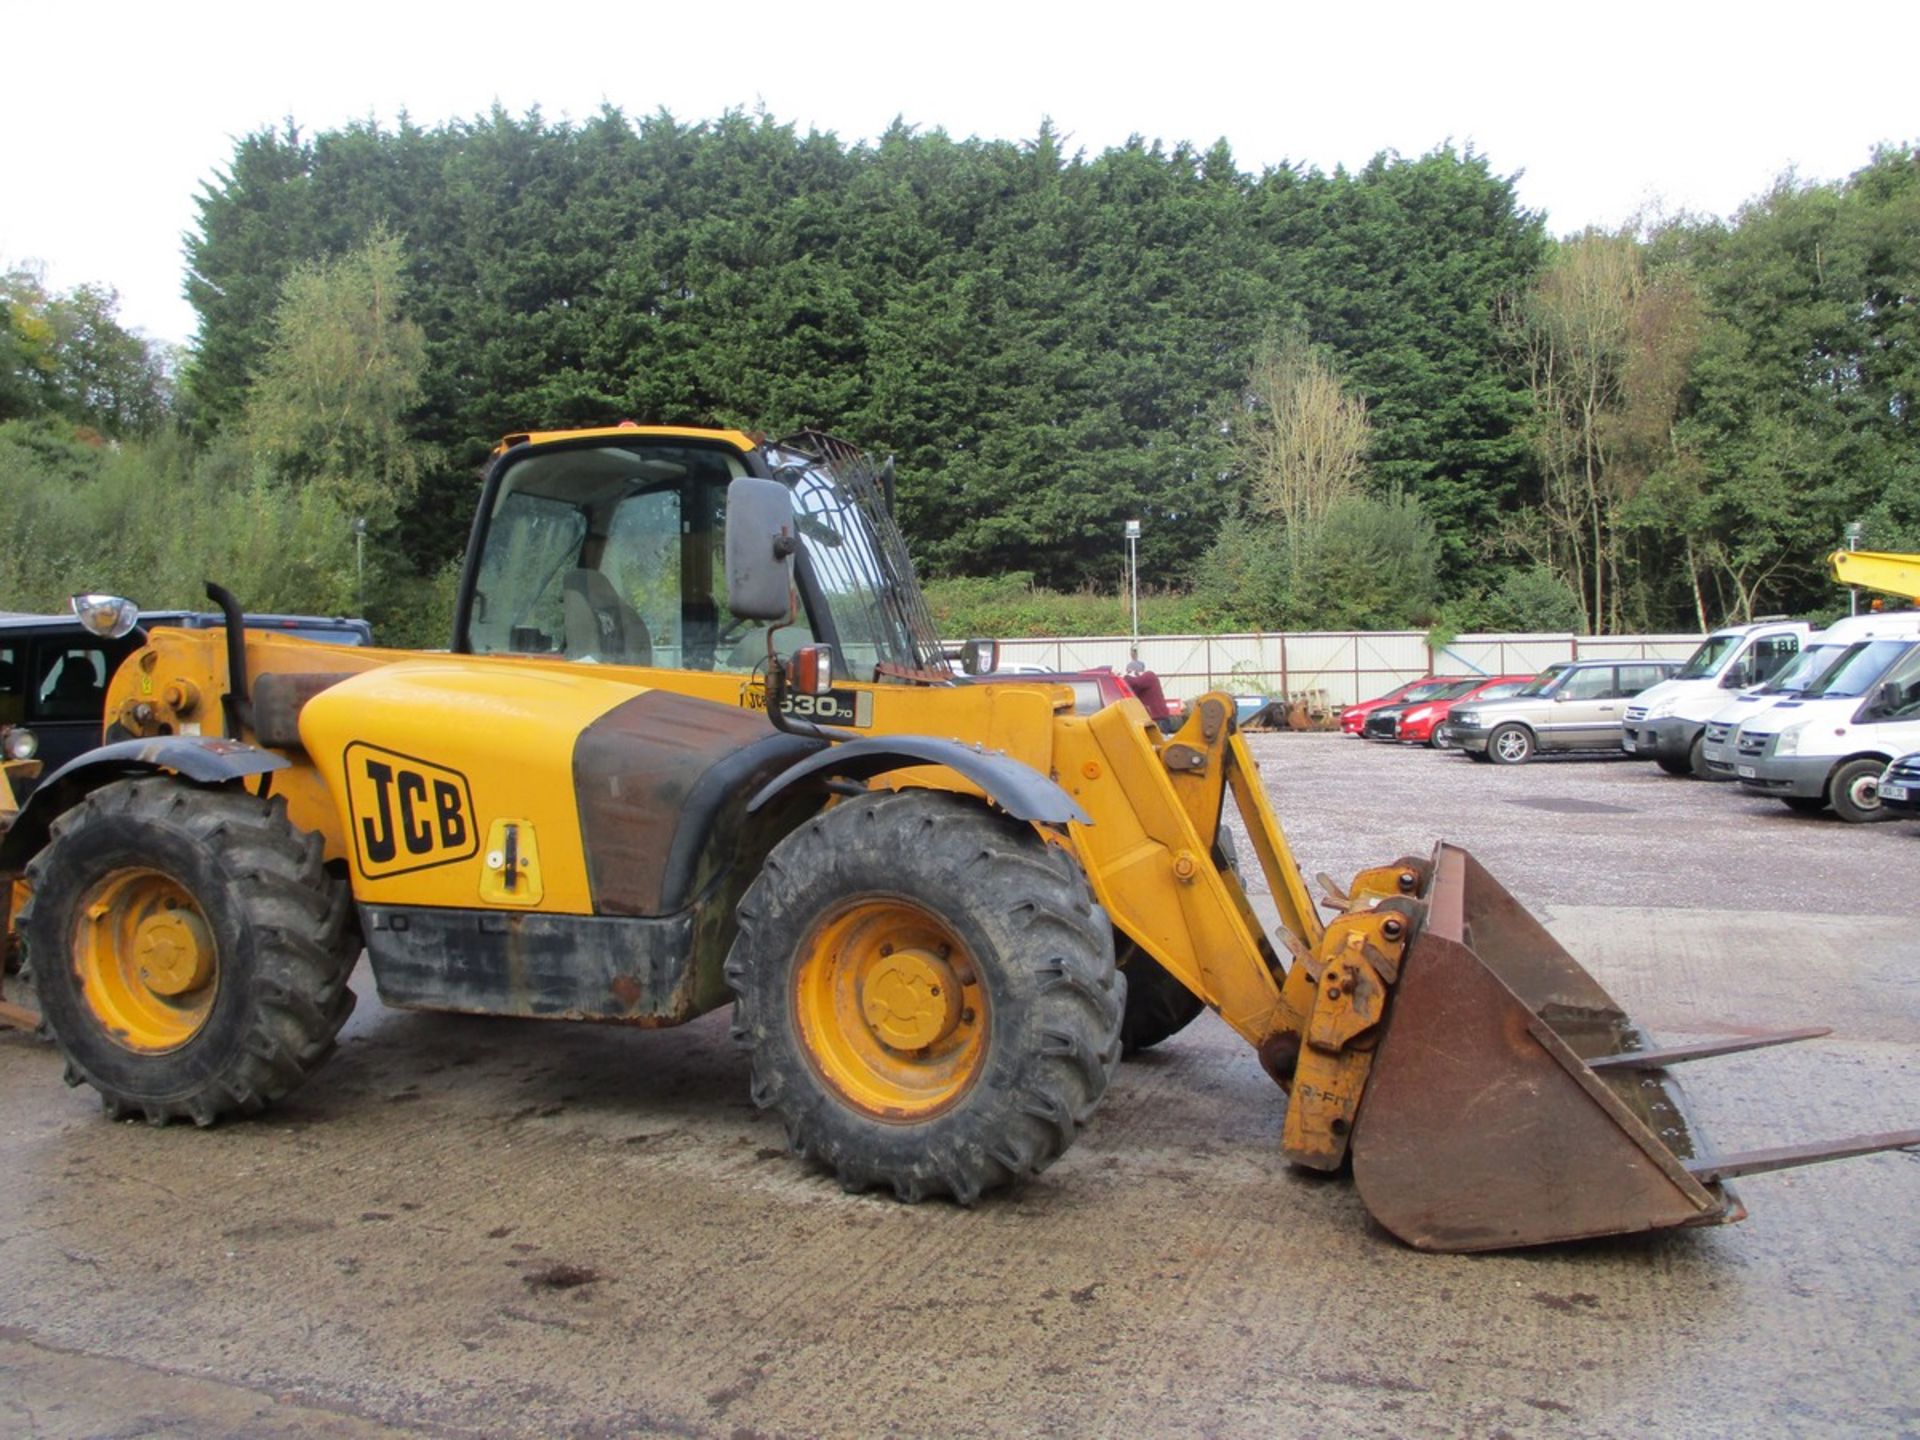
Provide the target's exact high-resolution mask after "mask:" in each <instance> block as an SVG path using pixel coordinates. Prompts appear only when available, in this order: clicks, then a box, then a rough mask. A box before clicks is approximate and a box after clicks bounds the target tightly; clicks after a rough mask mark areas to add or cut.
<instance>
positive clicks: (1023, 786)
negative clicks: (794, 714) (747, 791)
mask: <svg viewBox="0 0 1920 1440" xmlns="http://www.w3.org/2000/svg"><path fill="white" fill-rule="evenodd" d="M915 765H944V766H946V767H947V768H948V769H949V770H952V771H954V772H956V773H958V774H960V775H963V776H965V777H966V778H967V779H968V780H971V781H972V782H973V783H974V784H975V785H978V786H979V787H980V788H981V789H982V790H984V791H986V792H987V798H988V799H990V800H992V801H993V803H994V804H996V805H998V806H999V807H1000V808H1001V809H1002V810H1004V811H1006V812H1007V813H1008V814H1009V815H1011V816H1013V817H1014V818H1015V819H1016V820H1026V821H1030V822H1037V823H1040V824H1047V825H1064V824H1065V823H1066V822H1067V821H1069V820H1071V821H1074V822H1075V823H1076V824H1080V825H1091V824H1092V823H1093V819H1092V817H1091V816H1089V815H1088V814H1087V812H1086V811H1085V810H1082V809H1081V808H1080V804H1079V802H1078V801H1076V800H1075V799H1074V798H1073V797H1072V796H1071V795H1069V794H1067V792H1066V791H1065V790H1062V789H1061V788H1060V787H1059V786H1058V785H1056V784H1055V783H1054V782H1053V781H1052V780H1050V779H1048V778H1047V777H1046V776H1045V775H1042V774H1041V773H1040V772H1039V771H1038V770H1035V769H1034V768H1033V767H1032V766H1030V765H1023V764H1021V763H1020V762H1019V761H1018V760H1014V759H1011V758H1009V757H1008V756H1006V755H1003V754H1001V753H1000V752H999V751H997V750H987V749H984V748H982V747H981V746H978V745H963V744H961V743H960V742H959V741H958V740H939V739H935V738H934V737H933V736H931V735H887V736H879V735H875V736H870V737H868V738H866V739H863V740H849V741H847V742H846V743H844V744H840V745H835V746H832V747H831V748H829V749H826V750H822V751H821V752H820V753H819V754H817V755H812V756H809V757H808V758H807V759H805V760H802V761H801V762H800V763H799V764H797V765H795V766H793V767H792V768H790V769H788V770H785V771H782V772H781V773H780V774H779V775H777V776H775V777H774V779H773V780H772V781H771V782H769V783H768V784H767V785H766V786H764V787H763V788H762V789H761V791H760V793H759V794H757V795H755V796H754V797H753V799H752V800H751V801H749V802H748V803H747V809H748V811H749V812H751V811H755V810H758V809H759V808H760V807H761V806H763V805H765V804H766V803H767V802H768V801H769V800H772V799H773V798H774V797H775V796H777V795H779V794H781V793H782V792H784V791H787V790H790V789H792V788H793V787H794V786H795V785H798V784H800V783H802V782H804V781H807V780H811V779H816V778H818V779H826V778H828V777H829V776H842V777H844V778H846V779H849V780H871V779H872V778H873V777H874V776H876V775H884V774H886V773H887V772H888V771H889V770H904V769H907V768H909V767H911V766H915Z"/></svg>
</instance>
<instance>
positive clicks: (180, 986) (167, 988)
mask: <svg viewBox="0 0 1920 1440" xmlns="http://www.w3.org/2000/svg"><path fill="white" fill-rule="evenodd" d="M133 960H134V965H135V968H136V970H137V972H138V973H139V976H140V979H141V981H142V982H143V983H144V984H145V985H146V986H147V988H148V989H149V990H152V991H153V992H154V993H155V994H158V995H184V994H186V993H187V991H189V990H197V989H198V988H199V987H200V986H202V985H204V984H206V983H207V980H208V978H209V977H210V976H211V975H212V974H213V936H212V935H210V934H209V933H208V932H207V926H206V922H205V921H204V920H202V919H201V918H200V917H199V916H198V915H196V914H194V913H193V912H192V911H191V910H161V911H158V912H157V913H155V914H152V915H148V916H147V917H146V918H145V919H143V920H142V921H141V922H140V924H139V926H138V928H137V929H136V930H135V931H134V935H133Z"/></svg>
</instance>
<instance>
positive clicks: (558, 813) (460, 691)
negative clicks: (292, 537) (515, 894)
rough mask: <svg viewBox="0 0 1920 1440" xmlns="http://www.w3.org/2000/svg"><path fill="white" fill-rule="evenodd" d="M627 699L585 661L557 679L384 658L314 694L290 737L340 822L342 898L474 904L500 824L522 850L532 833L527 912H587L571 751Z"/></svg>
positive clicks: (628, 690)
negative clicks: (534, 877) (531, 906)
mask: <svg viewBox="0 0 1920 1440" xmlns="http://www.w3.org/2000/svg"><path fill="white" fill-rule="evenodd" d="M634 693H635V692H634V687H633V685H632V684H630V683H622V682H621V681H618V680H614V679H607V678H602V677H600V676H598V675H595V674H594V673H593V671H592V670H591V669H590V668H588V667H584V666H576V667H574V668H573V669H571V670H569V671H567V672H565V673H555V672H553V671H550V670H544V669H536V668H534V667H532V666H519V665H514V666H505V665H487V664H475V663H473V662H470V661H463V660H460V659H457V658H452V657H449V658H445V659H421V660H408V661H402V662H400V663H398V664H394V665H387V666H383V667H381V668H380V669H377V670H371V671H368V672H366V673H365V674H362V675H357V676H355V677H353V678H352V679H350V680H343V681H341V682H340V683H339V684H337V685H334V686H332V687H330V688H329V689H327V690H325V691H323V692H321V693H320V694H318V695H315V696H314V697H313V698H312V699H311V700H309V701H308V702H307V704H306V705H305V706H304V707H303V708H302V709H301V711H300V717H299V725H300V738H301V743H302V745H303V747H304V748H305V749H306V751H307V753H308V754H309V755H310V756H312V758H313V762H314V764H315V766H316V767H317V768H318V769H319V771H320V773H321V775H322V776H323V778H324V779H325V781H326V785H327V789H328V790H329V791H330V792H331V793H332V795H333V798H334V802H335V805H336V807H337V810H338V813H339V816H340V820H341V823H342V825H343V827H344V830H345V837H344V838H345V851H346V859H347V864H348V870H349V873H350V874H351V875H352V878H353V893H354V897H355V898H356V899H357V900H359V901H360V903H361V904H363V905H368V904H377V905H403V906H437V907H443V908H447V909H462V908H471V907H474V906H477V905H481V904H483V903H486V901H485V897H484V893H483V889H482V886H483V883H484V882H485V881H486V880H487V879H488V878H489V876H490V875H493V874H494V872H496V871H497V870H498V868H499V861H500V855H499V852H498V851H492V850H490V849H489V848H488V843H487V842H488V841H489V839H490V838H491V837H492V836H494V835H495V834H496V827H497V826H498V825H499V824H500V822H506V823H508V824H512V825H515V826H517V827H519V834H520V835H521V836H522V837H523V838H522V840H521V848H522V849H526V848H529V847H527V846H526V842H525V838H524V837H525V836H526V835H527V833H528V832H529V831H530V832H531V836H532V841H533V845H532V847H531V848H533V849H536V850H537V854H538V856H539V867H540V868H539V875H538V880H539V886H538V890H539V900H538V902H537V907H535V908H537V909H538V910H539V911H541V912H544V913H548V914H571V915H588V914H592V913H593V908H594V906H593V888H592V882H591V878H590V876H589V874H588V867H587V858H586V853H585V849H584V846H583V844H582V838H581V829H580V816H579V810H578V807H577V804H576V801H575V796H574V783H573V753H574V746H575V744H576V742H577V741H578V740H579V738H580V735H581V732H582V731H584V730H586V729H587V727H589V726H590V725H592V724H593V723H594V721H596V720H598V719H599V718H600V717H601V716H603V715H605V714H606V713H607V712H609V711H611V710H613V709H614V708H615V707H617V706H619V705H621V704H624V703H625V702H627V701H629V700H631V699H633V698H634ZM490 859H491V860H492V861H493V862H494V864H493V866H492V868H491V869H490V868H489V860H490ZM493 888H494V889H495V890H496V892H497V889H498V887H497V882H496V885H495V886H494V887H493ZM516 908H526V907H525V906H524V905H516Z"/></svg>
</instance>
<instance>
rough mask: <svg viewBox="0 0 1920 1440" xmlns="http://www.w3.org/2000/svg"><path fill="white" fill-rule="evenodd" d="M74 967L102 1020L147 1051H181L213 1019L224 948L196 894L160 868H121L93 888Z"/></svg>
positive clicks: (120, 1039)
mask: <svg viewBox="0 0 1920 1440" xmlns="http://www.w3.org/2000/svg"><path fill="white" fill-rule="evenodd" d="M73 957H74V967H73V968H74V973H75V974H76V975H78V976H79V978H80V993H81V994H82V995H83V996H84V997H85V999H86V1002H87V1008H88V1009H90V1010H91V1011H92V1012H93V1016H94V1019H96V1020H98V1021H99V1022H100V1027H101V1028H102V1029H103V1030H105V1031H106V1033H107V1034H108V1035H109V1036H111V1037H112V1038H113V1039H114V1040H115V1041H116V1042H117V1043H119V1044H120V1045H122V1046H124V1047H126V1048H127V1049H129V1050H133V1051H137V1052H139V1053H141V1054H146V1055H151V1054H158V1053H160V1052H162V1051H166V1050H177V1049H179V1048H180V1046H182V1045H184V1044H186V1043H187V1042H188V1041H189V1040H191V1039H192V1038H193V1037H194V1036H195V1035H197V1034H199V1033H200V1029H201V1027H202V1026H204V1025H205V1024H206V1023H207V1016H208V1015H209V1014H210V1013H211V1012H212V1010H213V997H214V993H215V992H216V991H217V990H218V989H219V986H220V966H219V952H218V950H217V949H216V947H215V945H214V942H213V932H212V930H211V928H210V927H209V926H208V924H207V918H206V916H205V915H203V914H202V913H201V912H200V907H199V906H198V905H196V904H194V902H193V897H192V896H191V895H189V894H188V893H187V892H186V890H185V889H184V888H183V887H182V886H181V885H180V884H179V882H177V881H175V880H172V879H169V878H168V877H167V876H165V875H162V874H160V873H159V872H158V871H157V870H116V871H114V872H113V873H112V874H111V875H108V876H107V877H106V878H105V879H104V880H102V881H100V882H99V883H98V884H97V885H95V886H94V887H93V888H92V889H91V890H89V891H88V892H87V894H86V896H85V898H84V899H83V900H82V902H81V905H80V915H79V920H78V922H77V925H76V928H75V934H74V944H73Z"/></svg>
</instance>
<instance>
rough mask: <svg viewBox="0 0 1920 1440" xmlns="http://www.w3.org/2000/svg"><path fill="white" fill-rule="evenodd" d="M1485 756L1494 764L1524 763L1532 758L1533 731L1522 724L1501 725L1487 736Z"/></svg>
mask: <svg viewBox="0 0 1920 1440" xmlns="http://www.w3.org/2000/svg"><path fill="white" fill-rule="evenodd" d="M1487 758H1488V759H1489V760H1491V761H1493V763H1494V764H1496V765H1524V764H1526V763H1527V761H1529V760H1531V759H1532V758H1533V732H1532V731H1531V730H1529V729H1527V727H1526V726H1524V725H1502V726H1501V727H1500V728H1499V729H1497V730H1495V731H1494V732H1493V733H1492V734H1491V735H1489V736H1488V737H1487Z"/></svg>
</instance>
